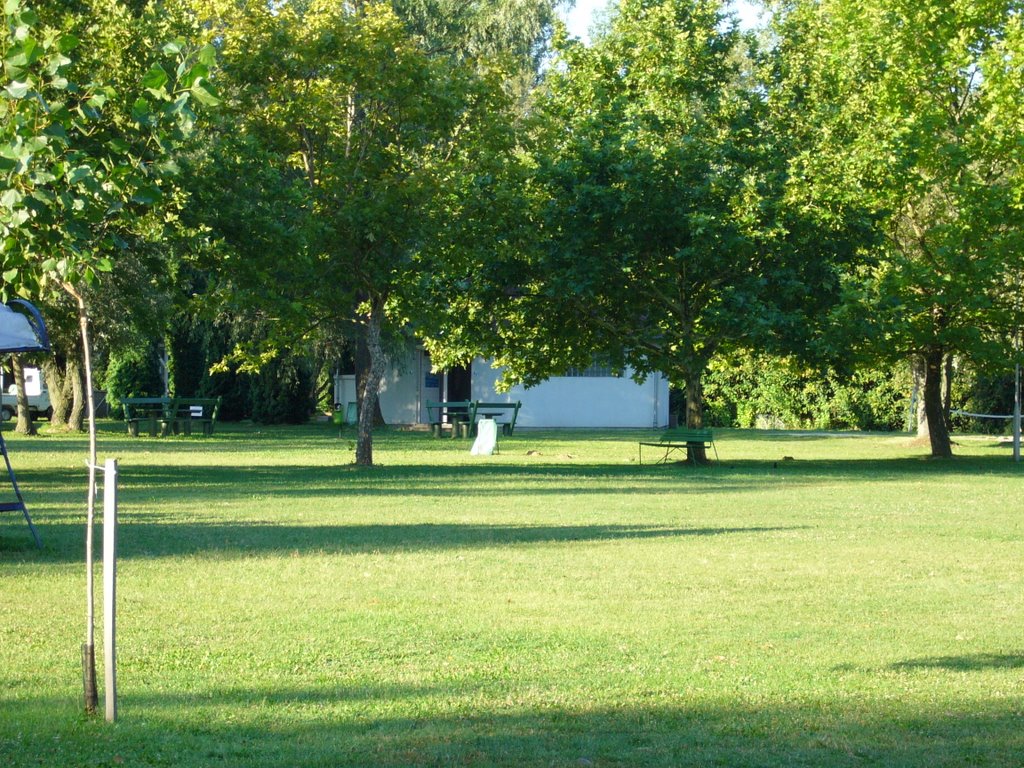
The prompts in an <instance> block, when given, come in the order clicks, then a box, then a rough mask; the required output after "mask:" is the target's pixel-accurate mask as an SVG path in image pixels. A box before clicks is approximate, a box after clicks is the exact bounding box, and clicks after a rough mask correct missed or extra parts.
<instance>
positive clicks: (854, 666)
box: [0, 424, 1024, 768]
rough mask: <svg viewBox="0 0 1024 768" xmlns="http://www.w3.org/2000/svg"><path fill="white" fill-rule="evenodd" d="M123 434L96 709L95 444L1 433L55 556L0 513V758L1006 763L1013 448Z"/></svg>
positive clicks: (1012, 667) (1011, 694) (1015, 721)
mask: <svg viewBox="0 0 1024 768" xmlns="http://www.w3.org/2000/svg"><path fill="white" fill-rule="evenodd" d="M122 429H123V426H122V425H115V424H108V425H104V434H103V435H102V439H101V458H104V457H116V458H119V459H120V462H121V485H120V501H121V522H122V526H121V531H120V536H121V542H120V551H121V561H120V565H119V568H120V571H119V576H120V580H119V584H118V590H119V630H120V637H119V647H118V653H119V660H120V663H119V670H118V671H119V682H120V693H121V699H120V719H119V721H118V723H117V724H116V725H113V726H111V725H108V724H106V723H104V722H103V720H102V717H98V718H86V717H84V716H83V715H82V714H81V704H80V698H81V665H80V645H81V643H82V640H83V636H84V614H85V598H84V582H85V578H84V567H83V565H82V559H83V551H84V545H83V536H84V486H85V480H84V477H85V466H84V465H85V454H86V443H85V440H84V439H82V438H79V437H77V436H76V437H66V436H45V435H44V436H42V437H38V438H34V439H29V438H21V437H18V436H15V435H12V434H11V433H9V432H7V433H5V434H6V435H7V437H8V444H9V447H10V451H11V457H12V461H13V462H14V465H15V470H16V472H17V473H18V479H19V481H20V483H21V485H22V488H23V491H24V493H25V496H26V499H27V501H28V503H29V506H30V510H31V512H32V514H33V517H34V520H35V522H36V524H37V526H38V527H39V530H40V533H41V534H42V536H43V538H44V545H45V546H44V549H43V550H42V551H38V550H36V549H35V547H34V545H33V544H32V540H31V537H30V535H29V533H28V530H27V527H26V526H25V525H24V523H23V522H22V521H21V520H20V518H19V517H17V516H16V515H14V514H7V513H5V514H4V515H3V517H2V518H0V765H2V766H8V765H10V766H119V765H124V766H210V765H212V766H266V767H267V768H270V767H271V766H274V767H275V768H276V767H278V766H325V767H326V766H435V765H436V766H448V765H471V766H490V765H499V766H706V765H707V766H713V765H720V766H805V765H813V766H862V765H895V766H927V768H935V766H964V765H976V766H1004V765H1005V766H1021V765H1022V764H1024V636H1022V629H1024V626H1022V625H1024V571H1022V568H1021V565H1022V562H1024V536H1022V534H1024V498H1022V492H1021V491H1022V484H1021V480H1022V477H1024V470H1022V468H1021V467H1020V466H1018V465H1014V464H1013V462H1012V460H1011V458H1010V449H1009V448H1008V447H1006V446H1005V445H997V444H996V443H995V442H994V441H991V440H985V439H961V440H960V443H961V444H960V446H959V447H958V449H957V453H958V457H957V458H956V459H955V460H953V461H951V462H936V461H930V460H928V459H926V458H924V457H923V454H924V452H925V451H924V449H922V448H920V447H915V446H913V445H911V444H910V443H909V441H908V439H907V438H906V437H901V436H872V435H869V436H821V435H811V434H801V433H790V434H770V433H754V432H739V431H736V432H729V431H723V432H721V433H720V434H719V435H718V436H717V437H718V453H719V455H720V456H721V459H722V460H721V463H720V464H718V465H716V466H713V467H703V468H694V467H689V466H680V465H662V466H647V465H646V464H645V465H644V466H642V467H641V466H638V464H637V447H636V442H637V440H638V439H641V438H642V437H644V438H649V437H650V436H651V434H652V433H650V432H646V433H645V432H640V431H635V432H629V431H624V432H612V431H604V432H570V431H565V432H554V431H551V432H548V431H544V432H540V431H538V432H530V431H526V430H523V431H521V433H517V434H516V435H515V436H514V437H512V438H507V439H504V440H503V441H502V442H501V446H500V447H501V454H500V455H498V456H493V457H473V456H470V455H469V443H468V442H454V441H451V440H435V439H432V438H431V437H430V436H429V435H427V434H426V433H400V432H384V433H382V434H381V435H380V436H379V437H378V440H377V442H376V452H375V457H376V460H377V461H378V463H379V466H377V467H375V468H373V469H368V470H367V469H356V468H354V467H352V466H350V465H349V462H350V461H351V459H352V442H351V439H350V437H349V436H345V437H342V438H339V437H338V433H337V430H336V429H334V428H332V427H329V426H326V425H324V426H309V427H302V428H267V429H257V428H254V427H240V426H231V425H224V426H223V429H221V430H220V432H219V434H217V435H215V436H214V437H212V438H205V439H204V438H190V439H189V438H184V437H169V438H163V439H161V438H148V437H142V438H138V439H130V438H128V437H127V435H122V434H121V430H122ZM784 457H792V458H791V459H784ZM646 459H647V455H646V451H645V461H646ZM98 576H99V569H98V568H97V577H98ZM99 636H101V635H99ZM97 653H98V655H99V656H100V658H102V654H101V650H100V649H97ZM101 674H102V671H101ZM101 708H102V696H101Z"/></svg>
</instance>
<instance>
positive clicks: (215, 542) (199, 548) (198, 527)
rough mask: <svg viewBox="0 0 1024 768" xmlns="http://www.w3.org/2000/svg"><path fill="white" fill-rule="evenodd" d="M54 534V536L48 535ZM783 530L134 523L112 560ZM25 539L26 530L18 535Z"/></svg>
mask: <svg viewBox="0 0 1024 768" xmlns="http://www.w3.org/2000/svg"><path fill="white" fill-rule="evenodd" d="M55 529H56V530H55ZM786 530H793V529H791V528H770V527H748V528H725V527H722V528H678V527H659V526H647V525H522V526H517V525H472V524H456V523H451V524H449V523H440V524H429V523H423V524H380V525H310V526H304V525H286V524H279V523H275V522H273V521H266V522H251V521H247V522H239V523H237V524H233V523H223V524H222V523H205V522H196V523H178V522H169V521H166V520H158V521H151V520H147V519H146V518H139V519H136V520H132V521H126V522H124V523H122V525H121V526H120V531H119V542H118V556H119V557H120V558H122V559H124V558H150V557H171V556H182V555H193V556H194V555H204V554H209V555H216V556H217V557H219V558H223V557H232V556H238V557H251V556H252V555H253V554H256V553H260V554H295V553H299V554H303V553H310V554H313V553H315V554H342V555H345V554H355V553H367V552H422V551H444V550H464V549H480V548H489V547H498V548H502V547H520V546H536V545H550V544H554V545H561V544H565V545H571V544H580V543H593V542H600V541H624V540H643V539H648V540H651V539H671V538H686V537H708V536H729V535H735V536H742V535H763V534H771V533H774V532H777V531H786ZM50 532H51V533H55V534H56V535H55V536H53V538H54V542H53V543H52V544H51V545H50V546H44V549H43V550H42V551H41V552H40V551H39V550H36V549H35V547H34V546H32V542H31V539H27V540H22V541H21V542H20V545H19V544H18V543H17V542H18V540H17V539H16V538H15V537H13V536H11V537H9V538H8V537H6V536H5V537H4V538H0V555H2V553H3V552H4V550H7V551H8V552H10V553H11V554H15V555H19V556H20V557H21V558H23V559H24V560H26V561H29V560H31V561H36V562H61V561H64V560H65V559H68V560H77V559H79V555H80V553H79V551H78V550H79V547H78V544H79V541H78V540H79V539H80V538H81V527H80V526H76V525H72V524H68V525H62V526H50ZM26 535H27V530H26Z"/></svg>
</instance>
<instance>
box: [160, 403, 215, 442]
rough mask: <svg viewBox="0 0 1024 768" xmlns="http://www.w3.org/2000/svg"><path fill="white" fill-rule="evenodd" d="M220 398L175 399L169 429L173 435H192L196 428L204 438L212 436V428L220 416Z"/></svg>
mask: <svg viewBox="0 0 1024 768" xmlns="http://www.w3.org/2000/svg"><path fill="white" fill-rule="evenodd" d="M220 404H221V398H219V397H176V398H174V402H173V403H172V406H171V411H170V412H171V414H172V419H171V429H173V430H174V434H176V435H177V434H180V433H182V432H184V433H185V435H186V436H191V435H192V430H194V429H196V428H198V429H199V431H200V433H201V434H202V435H203V436H204V437H206V436H209V435H212V434H213V427H214V425H215V424H216V423H217V416H218V415H219V414H220Z"/></svg>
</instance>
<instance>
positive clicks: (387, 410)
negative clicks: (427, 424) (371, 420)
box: [380, 348, 433, 424]
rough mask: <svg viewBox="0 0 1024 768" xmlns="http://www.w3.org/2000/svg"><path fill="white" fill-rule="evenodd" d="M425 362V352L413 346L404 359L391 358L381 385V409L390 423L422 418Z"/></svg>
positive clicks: (412, 421)
mask: <svg viewBox="0 0 1024 768" xmlns="http://www.w3.org/2000/svg"><path fill="white" fill-rule="evenodd" d="M422 362H423V352H422V350H420V349H417V348H410V349H409V351H408V354H407V355H406V357H405V358H404V359H402V360H392V361H391V365H390V366H389V367H388V371H387V372H386V373H385V374H384V380H383V381H382V382H381V385H380V412H381V414H383V416H384V421H385V422H386V423H387V424H418V423H420V422H422V421H423V416H422V412H423V404H422V400H423V395H422V382H423V377H424V373H425V372H424V371H423V370H421V369H422V367H423V365H422ZM430 399H433V398H430Z"/></svg>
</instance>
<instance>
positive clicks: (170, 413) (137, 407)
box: [121, 397, 221, 437]
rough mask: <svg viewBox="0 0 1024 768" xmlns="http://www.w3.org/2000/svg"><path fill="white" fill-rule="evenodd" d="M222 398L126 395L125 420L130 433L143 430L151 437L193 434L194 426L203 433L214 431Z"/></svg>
mask: <svg viewBox="0 0 1024 768" xmlns="http://www.w3.org/2000/svg"><path fill="white" fill-rule="evenodd" d="M220 404H221V398H219V397H126V398H124V399H122V400H121V405H123V406H124V420H125V423H126V424H127V425H128V434H129V435H131V436H132V437H138V436H139V432H140V431H144V432H145V433H147V434H148V435H149V436H150V437H156V436H157V435H158V434H159V435H160V436H161V437H166V436H167V435H169V434H171V433H172V432H173V433H174V434H176V435H177V434H180V433H182V432H184V433H185V435H186V436H191V435H192V431H193V430H194V429H195V428H197V427H198V428H199V431H200V433H201V434H203V435H211V434H213V427H214V424H216V422H217V416H218V415H219V413H220Z"/></svg>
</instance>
